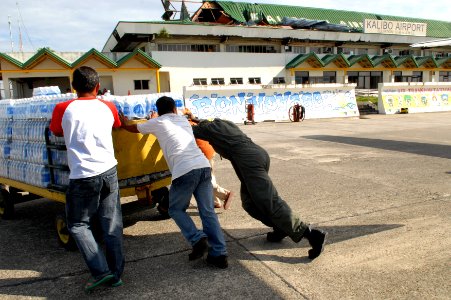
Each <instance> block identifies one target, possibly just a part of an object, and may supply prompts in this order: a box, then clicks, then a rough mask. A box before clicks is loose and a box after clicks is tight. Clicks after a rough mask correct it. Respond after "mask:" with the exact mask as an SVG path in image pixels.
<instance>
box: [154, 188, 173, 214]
mask: <svg viewBox="0 0 451 300" xmlns="http://www.w3.org/2000/svg"><path fill="white" fill-rule="evenodd" d="M152 198H154V199H155V201H154V203H158V206H157V209H158V212H159V213H160V215H161V216H163V217H165V218H170V217H169V213H168V210H169V190H168V188H167V187H163V188H161V189H158V190H155V191H152Z"/></svg>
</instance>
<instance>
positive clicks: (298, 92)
mask: <svg viewBox="0 0 451 300" xmlns="http://www.w3.org/2000/svg"><path fill="white" fill-rule="evenodd" d="M184 98H185V106H186V107H187V108H189V109H190V110H191V111H192V112H193V114H194V115H196V116H197V117H199V118H201V119H213V118H221V119H226V120H230V121H232V122H235V123H241V122H243V121H245V120H246V119H247V115H246V112H247V110H246V107H247V105H248V104H253V105H254V113H255V115H254V120H255V121H256V122H262V121H266V120H274V121H287V120H289V116H288V111H289V109H290V107H292V106H293V105H294V104H301V105H302V106H304V107H305V111H306V114H305V117H306V118H307V119H315V118H335V117H355V116H359V110H358V107H357V103H356V98H355V85H342V84H328V85H317V86H314V85H312V86H308V87H305V86H302V87H299V86H297V87H296V86H286V87H284V88H279V87H277V88H276V87H274V88H272V87H270V88H267V87H265V88H256V87H253V86H242V87H239V86H233V87H222V88H217V89H213V88H212V87H208V88H202V87H185V88H184Z"/></svg>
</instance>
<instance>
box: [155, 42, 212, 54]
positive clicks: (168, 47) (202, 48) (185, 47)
mask: <svg viewBox="0 0 451 300" xmlns="http://www.w3.org/2000/svg"><path fill="white" fill-rule="evenodd" d="M158 51H179V52H218V46H217V45H208V44H207V45H202V44H201V45H199V44H196V45H191V44H159V45H158Z"/></svg>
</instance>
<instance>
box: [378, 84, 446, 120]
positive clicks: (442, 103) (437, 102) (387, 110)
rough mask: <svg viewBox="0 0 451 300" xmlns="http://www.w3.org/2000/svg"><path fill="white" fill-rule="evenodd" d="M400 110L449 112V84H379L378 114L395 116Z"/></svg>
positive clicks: (410, 111)
mask: <svg viewBox="0 0 451 300" xmlns="http://www.w3.org/2000/svg"><path fill="white" fill-rule="evenodd" d="M401 108H407V109H408V112H409V113H420V112H437V111H451V84H450V83H449V82H425V83H422V82H411V83H398V82H397V83H379V101H378V110H379V113H381V114H396V113H399V112H400V111H401Z"/></svg>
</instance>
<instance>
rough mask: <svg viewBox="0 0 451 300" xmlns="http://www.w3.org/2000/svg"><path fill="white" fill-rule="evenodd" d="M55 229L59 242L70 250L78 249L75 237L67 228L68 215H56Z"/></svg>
mask: <svg viewBox="0 0 451 300" xmlns="http://www.w3.org/2000/svg"><path fill="white" fill-rule="evenodd" d="M55 229H56V237H57V239H58V244H59V245H60V246H61V247H63V248H64V249H66V250H68V251H76V250H78V247H77V244H76V243H75V240H74V238H73V237H72V235H71V234H70V232H69V230H68V229H67V221H66V216H65V215H64V214H58V215H56V217H55Z"/></svg>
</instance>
